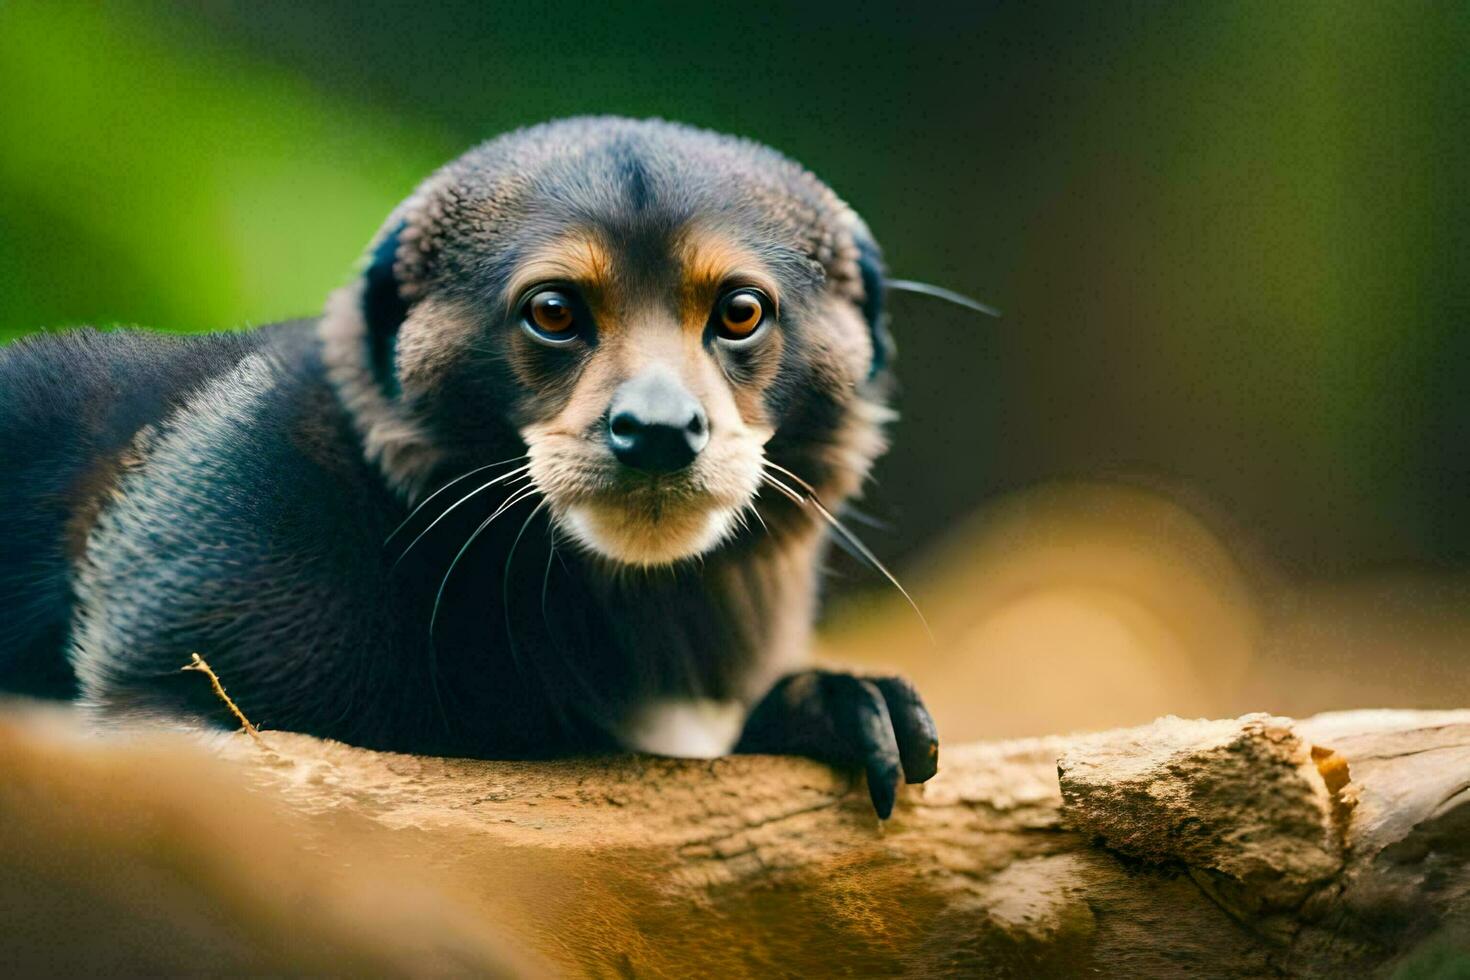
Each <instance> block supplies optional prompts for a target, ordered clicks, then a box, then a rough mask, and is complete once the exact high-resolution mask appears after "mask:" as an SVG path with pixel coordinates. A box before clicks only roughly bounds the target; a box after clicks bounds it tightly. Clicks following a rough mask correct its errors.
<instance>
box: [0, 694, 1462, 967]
mask: <svg viewBox="0 0 1470 980" xmlns="http://www.w3.org/2000/svg"><path fill="white" fill-rule="evenodd" d="M261 738H262V741H263V745H262V744H257V743H256V742H254V741H252V740H251V739H249V738H247V737H245V736H244V735H243V734H241V735H239V736H230V737H220V738H217V739H214V740H213V741H212V742H211V743H210V744H209V751H208V753H207V754H205V753H203V752H200V751H199V749H198V747H197V745H191V746H189V747H188V748H184V747H181V746H179V745H177V744H174V742H172V741H168V740H164V741H163V742H160V740H159V739H158V737H156V736H155V737H154V738H152V739H149V740H144V741H142V742H139V741H136V740H134V739H131V738H122V737H120V736H109V737H108V738H106V739H103V740H100V741H98V740H95V739H93V740H86V739H80V738H77V737H75V736H74V735H73V734H70V733H67V734H58V732H57V731H56V730H54V726H48V725H38V724H35V723H33V722H30V721H21V720H16V719H15V718H6V719H5V720H4V723H3V724H0V752H3V756H0V758H3V760H4V761H5V763H6V768H7V771H8V772H9V773H10V777H9V779H8V781H7V783H6V785H5V786H4V787H3V788H0V862H3V865H0V868H4V867H8V868H10V869H11V870H12V871H14V869H15V868H16V867H19V868H20V870H21V871H22V872H24V873H23V874H20V875H18V876H17V874H15V873H12V874H11V875H9V876H8V884H7V885H4V886H0V913H3V914H4V915H6V916H8V918H9V921H8V922H5V923H0V926H5V927H7V934H9V935H12V936H21V937H22V941H20V942H16V943H14V944H13V948H12V949H11V952H10V954H8V955H9V956H10V959H9V960H5V959H0V967H3V966H5V965H6V963H7V962H9V963H10V964H11V965H13V966H35V965H37V964H40V965H41V966H42V967H43V968H56V969H61V968H69V967H77V966H82V967H86V966H94V965H96V962H95V956H96V955H100V954H97V953H96V951H95V950H92V949H90V948H89V947H88V945H87V943H85V942H83V943H74V944H72V945H70V946H68V947H65V948H63V949H57V948H55V947H52V948H50V952H49V953H46V952H45V950H46V947H45V945H44V943H40V942H39V940H37V939H36V936H37V935H38V934H39V933H38V930H40V931H41V932H44V929H42V927H41V926H38V925H37V924H36V923H35V922H32V921H30V918H28V916H29V915H30V913H31V911H33V910H30V909H29V908H28V906H27V902H28V901H30V900H31V898H30V897H33V896H34V895H35V894H36V893H37V890H38V889H40V890H49V891H50V892H54V893H58V894H61V893H64V892H65V890H66V889H68V888H70V889H72V890H73V892H75V893H76V894H74V895H73V896H72V898H73V899H75V900H71V901H69V903H63V904H64V905H65V907H64V908H62V909H60V910H58V909H56V908H52V907H51V906H54V905H55V904H56V902H55V901H52V900H51V897H48V899H47V901H48V902H49V903H50V904H49V905H47V906H46V912H47V915H48V916H50V918H51V921H55V917H56V916H58V915H61V916H70V917H72V918H73V919H76V917H78V916H81V918H82V919H83V920H85V919H86V916H87V915H89V914H93V913H95V914H96V916H97V917H98V918H99V919H105V921H106V922H107V923H109V924H110V925H109V926H108V929H109V934H122V933H123V931H124V929H125V927H127V926H128V925H129V924H130V923H131V924H132V926H133V927H134V933H130V934H128V935H130V936H132V937H133V938H134V939H136V937H137V935H142V936H144V937H145V939H139V940H137V941H136V942H134V941H132V940H131V939H130V940H129V941H128V944H127V945H128V948H129V950H131V952H129V954H128V955H129V956H130V957H131V958H130V959H129V960H128V961H127V963H128V965H129V966H136V967H140V968H146V967H149V966H156V965H157V964H156V963H154V962H153V961H151V960H150V959H149V956H150V955H151V954H150V950H152V951H153V952H154V953H157V952H158V951H159V948H160V947H158V944H159V943H162V944H164V946H163V947H162V948H164V949H167V948H168V944H169V943H170V942H173V944H174V947H175V948H174V949H173V950H172V951H171V954H170V955H173V954H175V953H177V954H178V955H179V956H182V957H184V960H185V961H186V962H187V961H188V960H189V958H190V957H211V956H212V957H213V958H212V959H209V960H207V962H208V963H210V964H213V965H214V966H218V967H220V968H221V969H228V968H233V967H239V968H262V969H270V968H281V969H313V968H317V967H320V966H321V965H322V964H323V963H326V964H329V965H330V964H338V965H339V966H340V965H341V964H350V965H353V966H357V967H361V968H363V969H365V970H377V971H381V972H390V973H416V972H436V971H438V970H442V969H446V968H447V969H460V968H463V969H472V970H479V971H484V972H492V973H493V972H499V973H538V972H543V971H549V972H553V973H565V972H579V973H588V974H592V975H599V976H673V975H689V974H690V973H696V972H698V973H708V974H715V975H761V976H773V975H775V976H798V975H806V976H811V975H823V976H825V975H833V974H839V975H853V976H872V975H916V976H933V975H976V974H980V975H991V976H1028V977H1029V976H1054V975H1055V976H1084V975H1086V976H1094V975H1120V974H1127V975H1150V976H1155V975H1184V974H1188V975H1191V976H1219V977H1238V976H1335V975H1342V973H1343V972H1344V971H1346V970H1349V969H1352V970H1356V971H1360V972H1365V973H1367V974H1368V975H1375V974H1387V973H1390V972H1392V971H1393V970H1395V969H1399V968H1422V969H1423V970H1427V971H1429V972H1433V971H1434V970H1438V969H1455V968H1459V969H1464V968H1465V967H1466V965H1467V964H1470V958H1467V954H1466V952H1465V950H1466V948H1467V947H1466V939H1467V936H1470V711H1464V712H1405V711H1359V712H1348V713H1339V714H1330V715H1322V716H1318V717H1315V718H1311V719H1307V720H1303V721H1293V720H1290V719H1286V718H1276V717H1269V716H1265V715H1252V716H1247V717H1244V718H1240V719H1234V720H1226V721H1190V720H1181V719H1177V718H1166V719H1161V720H1159V721H1157V722H1155V723H1153V724H1151V725H1147V726H1143V727H1140V728H1134V729H1126V730H1119V731H1112V732H1105V733H1100V734H1094V735H1082V736H1072V737H1053V738H1045V739H1031V740H1025V741H1016V742H1003V743H994V744H977V745H967V746H946V747H945V749H944V750H943V756H942V760H941V771H940V774H939V776H937V777H936V778H935V779H934V780H933V781H931V782H930V783H928V784H926V785H924V786H922V787H907V788H906V789H905V791H904V794H903V796H902V798H901V799H900V802H899V805H898V807H897V809H896V811H895V814H894V816H893V818H892V819H891V820H889V821H888V822H886V823H884V824H880V823H879V821H878V820H877V819H876V818H875V817H874V816H873V815H872V812H871V809H870V805H869V804H868V802H867V794H866V791H865V790H864V788H863V787H862V785H861V781H860V779H857V778H855V777H852V776H850V775H848V774H845V773H840V772H835V771H833V770H831V769H829V768H827V767H825V766H821V765H818V764H815V763H811V762H807V761H804V760H799V759H777V758H769V757H736V758H728V759H719V760H713V761H680V760H670V759H656V758H649V757H618V758H610V759H597V760H586V759H579V760H563V761H555V762H485V761H471V760H457V759H434V758H420V757H411V756H400V755H393V754H384V753H375V752H369V751H365V750H361V749H355V748H351V747H348V746H343V745H339V744H335V743H328V742H321V741H318V740H315V739H311V738H307V737H304V736H299V735H291V734H287V733H281V732H269V731H267V732H263V733H262V736H261ZM79 813H80V814H82V816H78V814H79ZM89 821H90V822H89ZM94 824H95V826H93V825H94ZM161 826H163V827H166V828H167V831H166V832H161V831H160V829H159V828H160V827H161ZM58 827H59V828H60V829H59V830H58ZM17 828H19V829H17ZM99 828H101V829H99ZM48 848H51V849H53V850H57V851H58V852H64V853H65V855H66V858H65V860H63V861H50V862H49V863H48V861H47V860H46V859H44V855H45V854H46V853H47V849H48ZM180 849H182V850H180ZM38 854H39V855H42V857H39V858H38V857H37V855H38ZM180 854H182V855H183V856H180ZM78 855H80V856H78ZM53 856H54V855H53ZM67 861H72V862H74V863H75V862H80V864H81V866H82V867H89V868H94V869H95V868H104V867H105V868H106V869H108V870H107V871H106V872H105V873H103V874H101V875H100V877H97V876H94V879H93V880H90V883H89V884H85V885H83V884H80V883H79V882H80V881H81V879H82V877H84V876H82V875H81V874H80V872H79V871H76V870H75V869H72V870H70V871H68V870H66V868H64V867H63V868H62V871H63V872H65V873H62V872H58V871H57V870H56V868H57V866H59V865H65V864H66V862H67ZM160 867H162V868H164V869H166V871H167V874H163V875H162V876H161V877H162V878H163V879H164V881H163V883H162V884H160V882H159V880H157V879H159V878H160V874H159V873H156V872H157V869H158V868H160ZM119 869H122V870H119ZM124 871H125V872H126V874H123V872H124ZM112 874H123V879H122V884H117V885H116V887H114V884H113V883H112V882H111V881H110V879H109V878H108V875H112ZM58 876H59V877H58ZM17 881H19V882H22V884H19V885H18V884H16V882H17ZM124 884H126V886H127V887H126V888H124V887H123V885H124ZM17 890H19V891H20V892H21V894H15V892H17ZM140 895H141V896H143V899H140V898H139V896H140ZM104 913H105V914H104ZM37 915H39V913H37ZM191 916H192V918H191ZM198 920H207V921H206V925H207V924H208V923H209V922H214V923H216V924H217V928H216V930H215V931H214V932H211V930H210V928H205V927H203V926H200V925H199V921H198ZM119 923H121V925H119ZM81 924H82V925H85V922H82V923H81ZM221 930H222V931H221ZM83 931H85V930H83ZM154 933H156V935H154ZM216 933H219V934H218V935H217V934H216ZM169 937H173V939H172V940H170V938H169ZM28 942H29V943H32V944H34V945H35V948H32V947H31V946H27V945H26V943H28ZM306 945H310V947H311V949H313V950H316V953H313V954H312V955H313V956H315V957H316V958H312V957H311V956H308V957H307V958H306V959H302V950H303V948H305V946H306ZM215 947H224V950H223V952H220V951H219V950H218V949H216V948H215ZM180 950H182V951H183V952H180ZM63 954H65V955H63ZM48 955H49V956H51V957H52V958H50V959H48V958H47V956H48ZM57 957H60V958H59V959H58V958H57ZM323 957H325V959H323ZM169 962H170V963H172V962H174V961H173V960H170V961H169Z"/></svg>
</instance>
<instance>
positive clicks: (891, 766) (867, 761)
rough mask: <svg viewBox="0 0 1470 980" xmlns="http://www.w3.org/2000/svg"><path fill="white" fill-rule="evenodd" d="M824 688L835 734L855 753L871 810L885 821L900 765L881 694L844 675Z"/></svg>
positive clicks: (868, 684) (829, 680)
mask: <svg viewBox="0 0 1470 980" xmlns="http://www.w3.org/2000/svg"><path fill="white" fill-rule="evenodd" d="M827 686H828V690H829V692H830V693H829V694H828V699H829V703H830V704H831V706H832V710H833V715H834V718H835V720H836V722H837V730H838V734H839V735H842V736H845V737H846V739H847V741H848V744H849V745H850V746H852V748H853V749H854V750H856V751H855V754H856V755H857V760H855V761H860V762H861V764H862V767H863V771H864V772H865V773H867V777H868V795H869V796H871V797H872V798H873V808H874V809H875V810H877V811H878V816H879V817H880V818H881V819H883V820H887V819H888V817H889V815H890V814H892V813H893V802H894V800H895V799H896V798H897V796H898V782H899V778H900V776H901V774H902V761H901V759H900V756H899V751H898V741H897V739H896V738H895V737H894V731H893V718H892V717H891V716H890V715H889V713H888V705H887V702H886V701H885V700H884V697H883V693H882V691H880V690H879V689H878V686H877V685H876V684H874V683H873V682H872V681H866V680H862V679H860V678H857V677H852V676H850V675H846V674H832V675H830V676H829V677H828V678H827Z"/></svg>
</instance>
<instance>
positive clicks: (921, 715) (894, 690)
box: [873, 677, 939, 783]
mask: <svg viewBox="0 0 1470 980" xmlns="http://www.w3.org/2000/svg"><path fill="white" fill-rule="evenodd" d="M873 683H875V684H876V685H877V686H878V690H879V691H881V692H883V699H884V700H885V701H887V702H888V713H889V715H890V716H891V717H892V718H893V733H894V735H895V736H896V737H897V739H898V754H899V756H900V758H902V760H903V773H904V779H905V780H906V781H907V782H910V783H922V782H925V781H927V780H929V779H932V778H934V774H935V773H936V772H938V771H939V730H938V729H937V728H936V727H935V725H934V718H933V716H931V715H930V714H929V709H928V708H926V707H924V702H923V700H922V699H921V698H920V697H919V692H918V691H916V690H914V685H912V684H910V683H909V682H908V681H906V680H904V679H903V678H902V677H883V678H879V679H877V680H875V681H874V682H873Z"/></svg>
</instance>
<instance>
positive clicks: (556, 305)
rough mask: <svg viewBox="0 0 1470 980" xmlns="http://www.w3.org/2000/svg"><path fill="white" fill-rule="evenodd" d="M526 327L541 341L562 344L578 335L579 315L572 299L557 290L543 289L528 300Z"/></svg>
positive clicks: (525, 315)
mask: <svg viewBox="0 0 1470 980" xmlns="http://www.w3.org/2000/svg"><path fill="white" fill-rule="evenodd" d="M523 316H524V318H525V321H526V326H527V327H529V328H530V329H531V331H532V333H533V334H534V335H535V336H536V337H537V338H538V339H541V340H549V341H552V342H553V343H560V342H563V341H566V340H570V339H571V338H572V337H574V336H575V335H576V333H577V314H576V310H575V309H574V307H573V305H572V298H571V297H570V296H568V295H567V294H566V293H563V292H558V291H557V290H555V289H543V290H541V291H540V292H539V293H537V294H536V295H534V296H532V297H531V298H530V299H528V300H526V308H525V312H524V314H523Z"/></svg>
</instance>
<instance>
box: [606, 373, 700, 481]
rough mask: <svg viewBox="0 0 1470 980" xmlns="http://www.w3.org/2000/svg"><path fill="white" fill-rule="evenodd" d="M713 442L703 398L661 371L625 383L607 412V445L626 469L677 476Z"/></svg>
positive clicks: (614, 395) (645, 374) (639, 376)
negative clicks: (679, 471) (694, 394)
mask: <svg viewBox="0 0 1470 980" xmlns="http://www.w3.org/2000/svg"><path fill="white" fill-rule="evenodd" d="M708 443H709V417H708V416H707V415H705V411H704V406H703V405H701V404H700V403H699V399H697V398H695V397H694V396H693V395H692V394H690V393H689V390H688V389H687V388H685V387H684V385H682V384H681V383H680V382H679V381H678V379H676V378H674V377H672V376H671V375H669V374H667V373H666V372H663V371H646V372H644V373H643V374H640V375H638V376H637V377H635V378H633V379H631V380H629V381H626V382H624V383H623V384H622V385H621V386H620V387H619V388H618V390H617V391H616V392H615V393H614V394H613V398H612V403H611V404H610V405H609V406H608V411H607V444H608V446H609V447H610V448H611V449H612V451H613V455H614V456H616V457H617V458H618V461H619V462H621V463H622V464H623V465H624V466H628V467H631V468H632V469H635V470H639V471H641V472H643V473H674V472H677V471H678V470H682V469H684V468H685V467H686V466H688V465H689V464H690V463H693V462H694V459H695V457H696V456H698V455H699V453H700V450H702V449H704V447H705V446H706V445H707V444H708Z"/></svg>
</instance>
